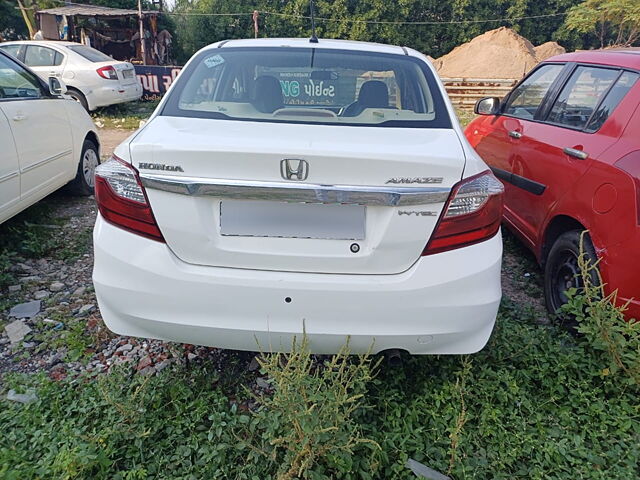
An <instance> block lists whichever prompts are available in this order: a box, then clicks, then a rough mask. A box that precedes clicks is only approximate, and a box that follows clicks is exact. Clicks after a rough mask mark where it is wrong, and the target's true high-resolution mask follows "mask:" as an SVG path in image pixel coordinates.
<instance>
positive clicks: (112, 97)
mask: <svg viewBox="0 0 640 480" xmlns="http://www.w3.org/2000/svg"><path fill="white" fill-rule="evenodd" d="M114 83H116V85H113V86H111V85H103V86H100V87H97V88H93V89H92V91H91V93H90V94H88V95H87V102H88V103H89V109H90V110H94V109H96V108H98V107H106V106H108V105H114V104H116V103H124V102H131V101H134V100H138V99H139V98H140V97H141V96H142V86H141V85H140V84H139V83H138V82H136V83H132V84H131V85H118V84H117V82H115V81H114Z"/></svg>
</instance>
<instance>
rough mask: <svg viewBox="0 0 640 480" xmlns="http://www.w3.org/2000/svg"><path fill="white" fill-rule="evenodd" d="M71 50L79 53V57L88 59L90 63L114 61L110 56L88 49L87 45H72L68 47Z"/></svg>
mask: <svg viewBox="0 0 640 480" xmlns="http://www.w3.org/2000/svg"><path fill="white" fill-rule="evenodd" d="M67 48H68V49H69V50H71V51H72V52H75V53H77V54H78V55H80V56H82V57H84V58H86V59H87V60H89V61H90V62H96V63H97V62H109V61H111V60H113V58H111V57H110V56H109V55H105V54H104V53H102V52H101V51H99V50H96V49H95V48H91V47H87V46H86V45H71V46H67Z"/></svg>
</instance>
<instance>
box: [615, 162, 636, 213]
mask: <svg viewBox="0 0 640 480" xmlns="http://www.w3.org/2000/svg"><path fill="white" fill-rule="evenodd" d="M615 165H616V167H618V168H619V169H620V170H624V171H625V172H627V173H628V174H629V175H631V177H632V178H633V181H634V183H635V184H636V217H637V223H638V225H640V150H636V151H635V152H631V153H630V154H628V155H625V156H624V157H622V158H621V159H620V160H618V161H617V162H616V163H615Z"/></svg>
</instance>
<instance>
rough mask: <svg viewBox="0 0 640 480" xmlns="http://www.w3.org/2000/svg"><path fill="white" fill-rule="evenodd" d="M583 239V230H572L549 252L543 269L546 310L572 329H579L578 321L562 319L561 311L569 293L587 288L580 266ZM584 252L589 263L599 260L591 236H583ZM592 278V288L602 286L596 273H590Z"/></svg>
mask: <svg viewBox="0 0 640 480" xmlns="http://www.w3.org/2000/svg"><path fill="white" fill-rule="evenodd" d="M581 235H582V231H581V230H571V231H569V232H565V233H563V234H562V235H560V236H559V237H558V238H557V240H556V241H555V243H554V244H553V246H552V247H551V250H550V251H549V255H548V256H547V259H546V262H545V268H544V298H545V303H546V306H547V310H548V311H549V313H551V314H555V315H556V316H557V317H558V318H559V319H560V320H561V321H562V323H563V325H564V326H566V327H569V328H571V329H574V328H575V326H576V321H575V318H570V317H569V316H567V315H561V314H560V312H559V310H560V308H561V307H562V305H564V304H565V303H567V301H568V299H567V297H566V295H565V291H566V290H568V289H569V288H577V289H581V288H582V287H583V286H584V283H583V280H582V276H581V274H580V268H579V266H578V258H579V256H580V237H581ZM583 248H584V253H585V255H586V257H587V260H588V261H589V263H590V264H591V265H594V264H595V263H596V262H597V260H598V256H597V255H596V251H595V249H594V248H593V243H591V238H590V237H589V235H588V234H585V235H584V243H583ZM590 275H591V282H592V284H594V285H600V275H599V274H598V272H597V271H596V270H595V269H594V270H591V273H590Z"/></svg>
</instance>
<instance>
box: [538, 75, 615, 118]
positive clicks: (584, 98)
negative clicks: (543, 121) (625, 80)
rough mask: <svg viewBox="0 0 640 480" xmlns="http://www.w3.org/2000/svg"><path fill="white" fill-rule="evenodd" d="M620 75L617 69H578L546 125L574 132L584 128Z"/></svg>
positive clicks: (556, 102) (559, 96)
mask: <svg viewBox="0 0 640 480" xmlns="http://www.w3.org/2000/svg"><path fill="white" fill-rule="evenodd" d="M619 75H620V70H617V69H608V68H598V67H578V68H576V69H575V71H574V72H573V74H572V75H571V78H569V80H568V81H567V83H566V85H565V86H564V88H563V89H562V91H561V92H560V95H558V98H557V99H556V101H555V102H554V104H553V107H551V111H550V112H549V115H548V116H547V121H548V122H549V123H556V124H559V125H565V126H567V127H572V128H579V129H582V128H584V127H585V126H586V125H587V122H588V121H589V119H590V118H591V115H593V113H594V110H595V108H596V107H597V105H598V103H600V100H601V99H602V97H603V96H604V95H605V94H606V93H607V92H608V91H609V89H610V88H611V85H613V83H614V82H615V81H616V80H617V78H618V76H619Z"/></svg>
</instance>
